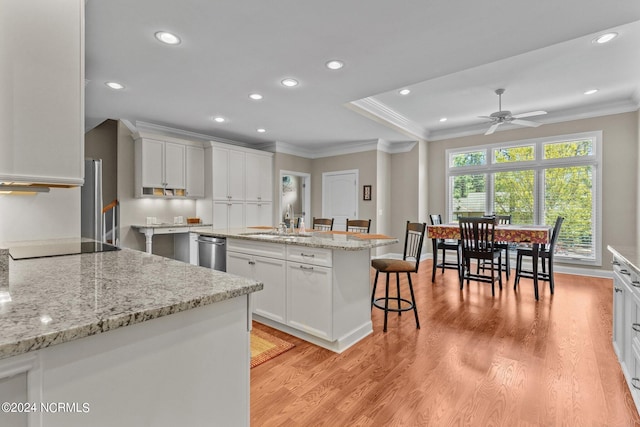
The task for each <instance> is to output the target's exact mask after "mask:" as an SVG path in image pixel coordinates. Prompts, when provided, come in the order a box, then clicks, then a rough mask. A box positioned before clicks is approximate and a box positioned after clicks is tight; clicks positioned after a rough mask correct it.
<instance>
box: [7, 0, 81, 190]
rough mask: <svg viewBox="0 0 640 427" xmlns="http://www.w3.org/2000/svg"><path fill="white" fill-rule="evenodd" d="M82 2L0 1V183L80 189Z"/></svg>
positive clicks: (67, 0) (74, 0)
mask: <svg viewBox="0 0 640 427" xmlns="http://www.w3.org/2000/svg"><path fill="white" fill-rule="evenodd" d="M84 3H85V2H84V0H56V1H53V2H52V1H50V0H30V1H24V0H0V10H1V11H2V12H1V13H0V153H1V155H0V182H35V183H44V184H59V185H81V184H82V183H83V182H84Z"/></svg>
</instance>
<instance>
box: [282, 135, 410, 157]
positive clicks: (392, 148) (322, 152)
mask: <svg viewBox="0 0 640 427" xmlns="http://www.w3.org/2000/svg"><path fill="white" fill-rule="evenodd" d="M417 143H418V141H401V142H389V141H386V140H383V139H377V140H376V139H374V140H369V141H355V142H343V143H339V144H331V145H324V146H322V147H320V148H302V147H299V146H296V145H293V144H289V143H287V142H281V141H276V143H275V146H274V148H273V151H275V152H276V153H283V154H290V155H292V156H298V157H304V158H307V159H319V158H323V157H332V156H340V155H343V154H353V153H362V152H365V151H374V150H377V151H382V152H384V153H389V154H396V153H407V152H409V151H411V150H412V149H413V147H415V145H416V144H417Z"/></svg>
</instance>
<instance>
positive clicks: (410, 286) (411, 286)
mask: <svg viewBox="0 0 640 427" xmlns="http://www.w3.org/2000/svg"><path fill="white" fill-rule="evenodd" d="M407 279H409V292H410V293H411V303H412V304H413V314H414V315H415V316H416V329H420V320H418V306H417V305H416V297H415V295H414V294H413V283H411V273H407Z"/></svg>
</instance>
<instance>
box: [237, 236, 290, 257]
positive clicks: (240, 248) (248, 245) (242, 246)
mask: <svg viewBox="0 0 640 427" xmlns="http://www.w3.org/2000/svg"><path fill="white" fill-rule="evenodd" d="M227 251H229V252H240V253H243V254H249V255H257V256H264V257H268V258H278V259H285V245H283V244H281V243H265V242H256V241H255V240H240V239H227Z"/></svg>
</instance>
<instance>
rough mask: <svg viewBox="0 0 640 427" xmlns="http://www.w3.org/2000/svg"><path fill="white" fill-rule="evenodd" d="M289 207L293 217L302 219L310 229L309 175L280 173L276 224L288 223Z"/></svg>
mask: <svg viewBox="0 0 640 427" xmlns="http://www.w3.org/2000/svg"><path fill="white" fill-rule="evenodd" d="M289 206H291V209H292V211H293V217H294V218H295V219H297V218H304V223H305V225H306V226H307V227H309V228H310V227H311V225H310V222H311V218H309V215H310V212H311V175H310V174H308V173H304V172H292V171H286V170H281V171H280V209H279V211H278V212H279V214H278V223H281V222H284V223H288V220H289V219H288V218H286V216H287V211H288V208H289Z"/></svg>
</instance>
